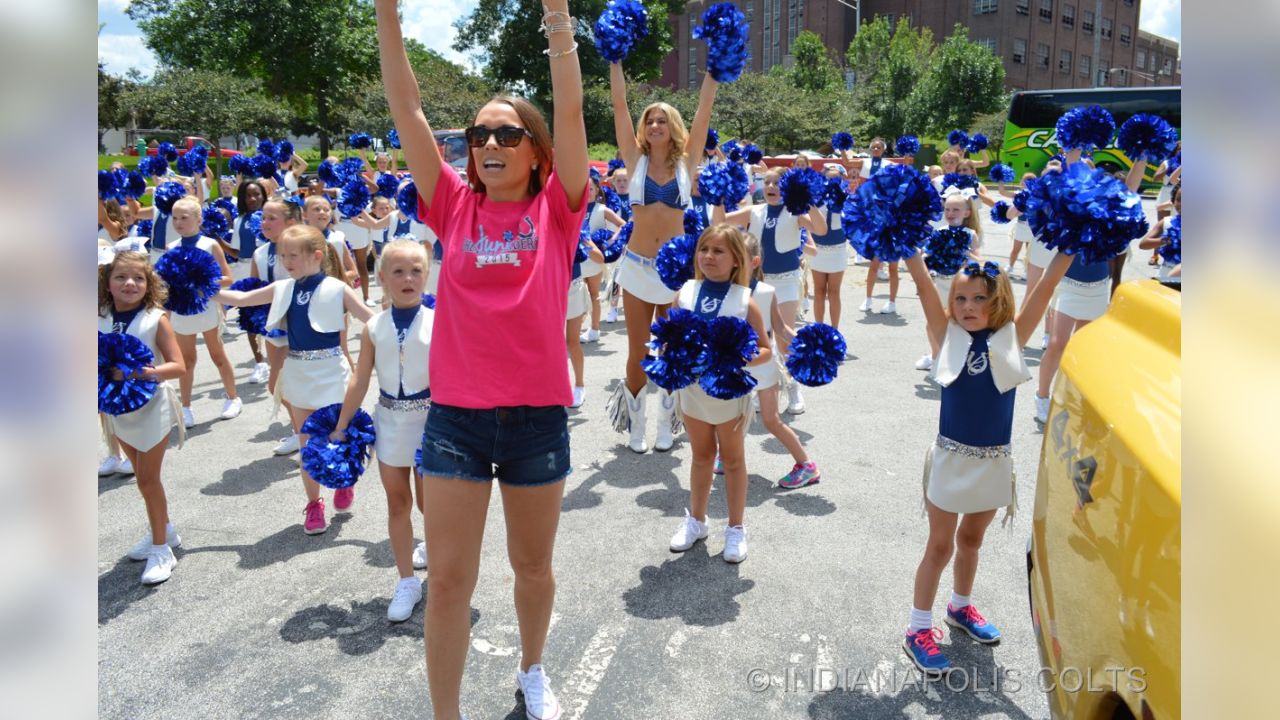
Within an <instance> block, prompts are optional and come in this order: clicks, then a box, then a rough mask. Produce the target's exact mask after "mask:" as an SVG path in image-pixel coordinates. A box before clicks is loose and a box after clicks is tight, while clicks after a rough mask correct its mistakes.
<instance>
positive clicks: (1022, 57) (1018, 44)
mask: <svg viewBox="0 0 1280 720" xmlns="http://www.w3.org/2000/svg"><path fill="white" fill-rule="evenodd" d="M1010 59H1011V60H1013V61H1014V62H1015V63H1017V64H1019V65H1022V64H1023V63H1025V62H1026V61H1027V41H1026V40H1023V39H1022V38H1014V39H1013V55H1012V56H1011V57H1010Z"/></svg>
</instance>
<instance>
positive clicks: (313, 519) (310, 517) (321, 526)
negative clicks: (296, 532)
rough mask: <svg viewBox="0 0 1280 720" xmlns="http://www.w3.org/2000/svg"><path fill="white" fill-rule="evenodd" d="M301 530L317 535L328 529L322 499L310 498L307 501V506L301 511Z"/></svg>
mask: <svg viewBox="0 0 1280 720" xmlns="http://www.w3.org/2000/svg"><path fill="white" fill-rule="evenodd" d="M302 512H303V518H304V519H303V521H302V532H304V533H306V534H308V535H319V534H320V533H322V532H324V531H325V530H328V529H329V524H328V523H326V522H325V519H324V500H323V499H320V500H312V501H311V502H309V503H307V507H306V508H305V509H304V510H303V511H302Z"/></svg>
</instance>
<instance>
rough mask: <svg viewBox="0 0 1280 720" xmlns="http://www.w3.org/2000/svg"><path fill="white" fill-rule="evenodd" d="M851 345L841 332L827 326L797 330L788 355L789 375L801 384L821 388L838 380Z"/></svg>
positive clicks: (809, 325)
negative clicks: (838, 374) (838, 373)
mask: <svg viewBox="0 0 1280 720" xmlns="http://www.w3.org/2000/svg"><path fill="white" fill-rule="evenodd" d="M847 351H848V344H847V343H846V342H845V339H844V335H841V334H840V331H839V330H837V329H835V328H833V327H831V326H830V325H827V324H825V323H809V324H808V325H805V326H804V327H802V328H800V329H799V330H796V335H795V337H794V338H792V340H791V353H790V354H789V355H788V356H787V363H786V364H787V372H788V373H790V374H791V377H792V378H793V379H794V380H795V381H796V382H798V383H800V384H801V385H808V386H809V387H818V386H820V385H826V384H827V383H829V382H831V381H832V380H835V379H836V373H837V372H839V369H840V363H842V362H844V356H845V352H847Z"/></svg>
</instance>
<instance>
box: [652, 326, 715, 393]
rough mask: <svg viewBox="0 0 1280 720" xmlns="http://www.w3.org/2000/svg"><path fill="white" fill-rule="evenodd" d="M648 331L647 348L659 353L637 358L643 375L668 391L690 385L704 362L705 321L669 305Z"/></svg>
mask: <svg viewBox="0 0 1280 720" xmlns="http://www.w3.org/2000/svg"><path fill="white" fill-rule="evenodd" d="M650 330H651V331H652V332H653V340H651V341H650V342H649V347H650V348H652V349H653V350H654V351H655V352H657V353H658V354H657V355H649V356H647V357H646V358H645V359H643V360H641V361H640V367H641V368H642V369H643V370H644V374H645V375H647V376H648V377H649V379H650V380H652V381H653V383H654V384H655V385H657V386H658V387H660V388H662V389H663V390H667V391H669V392H675V391H676V390H679V389H681V388H686V387H688V386H690V385H692V384H693V383H694V382H695V381H696V380H697V379H698V376H699V375H701V374H702V371H703V368H704V364H705V362H706V349H707V324H706V322H705V321H704V320H703V319H702V318H700V317H698V315H697V314H696V313H694V312H693V311H691V310H685V309H684V308H672V309H671V310H670V311H669V312H668V313H667V315H666V317H662V318H658V320H657V321H656V322H654V323H653V326H652V327H650Z"/></svg>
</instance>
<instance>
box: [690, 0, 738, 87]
mask: <svg viewBox="0 0 1280 720" xmlns="http://www.w3.org/2000/svg"><path fill="white" fill-rule="evenodd" d="M693 38H694V39H695V40H697V39H703V40H706V42H707V73H709V74H710V75H711V77H713V78H715V80H716V82H722V83H728V82H733V81H734V80H737V79H738V77H739V76H740V75H742V71H743V70H744V69H745V68H746V66H747V59H748V58H749V57H750V56H751V54H750V51H749V50H748V48H747V19H746V17H745V16H743V14H742V11H741V10H738V8H736V7H734V6H733V4H732V3H727V2H722V3H716V4H715V5H712V6H711V7H709V8H707V10H706V12H704V13H702V24H701V25H699V26H698V27H695V28H694V29H693Z"/></svg>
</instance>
